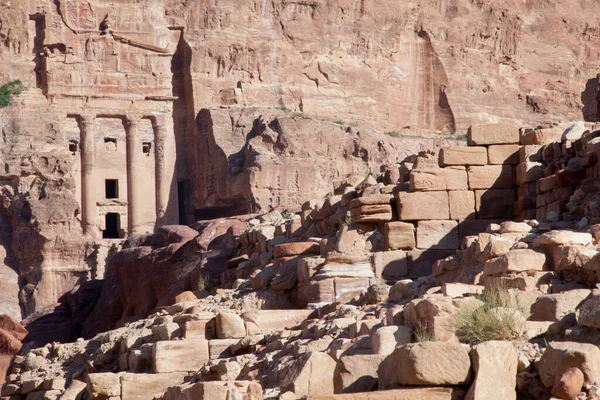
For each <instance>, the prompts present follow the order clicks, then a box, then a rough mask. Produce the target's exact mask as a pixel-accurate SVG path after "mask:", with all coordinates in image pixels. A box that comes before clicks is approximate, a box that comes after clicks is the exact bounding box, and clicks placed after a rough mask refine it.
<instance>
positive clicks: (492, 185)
mask: <svg viewBox="0 0 600 400" xmlns="http://www.w3.org/2000/svg"><path fill="white" fill-rule="evenodd" d="M467 175H468V177H469V189H508V188H512V187H513V174H512V167H511V166H510V165H485V166H472V167H468V168H467Z"/></svg>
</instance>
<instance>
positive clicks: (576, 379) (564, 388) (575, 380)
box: [552, 368, 584, 400]
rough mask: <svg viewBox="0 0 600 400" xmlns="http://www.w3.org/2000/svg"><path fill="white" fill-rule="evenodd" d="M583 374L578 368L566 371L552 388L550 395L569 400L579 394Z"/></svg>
mask: <svg viewBox="0 0 600 400" xmlns="http://www.w3.org/2000/svg"><path fill="white" fill-rule="evenodd" d="M583 380H584V376H583V372H581V370H580V369H579V368H569V369H567V370H566V371H565V372H564V373H563V374H562V376H561V377H560V379H559V380H558V381H556V383H555V384H554V387H553V388H552V394H553V395H554V396H556V397H559V398H561V399H563V400H570V399H572V398H574V397H577V396H578V395H579V393H581V388H582V387H583Z"/></svg>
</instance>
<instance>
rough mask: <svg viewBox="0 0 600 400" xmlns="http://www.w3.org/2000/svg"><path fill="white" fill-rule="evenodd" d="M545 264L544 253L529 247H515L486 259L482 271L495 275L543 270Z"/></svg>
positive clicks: (485, 273)
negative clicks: (498, 255)
mask: <svg viewBox="0 0 600 400" xmlns="http://www.w3.org/2000/svg"><path fill="white" fill-rule="evenodd" d="M545 264H546V256H545V255H544V253H541V252H538V251H535V250H531V249H515V250H510V251H509V252H508V253H506V254H503V255H501V256H500V257H496V258H493V259H491V260H487V261H486V262H485V264H484V266H483V273H484V275H496V274H503V273H506V272H524V271H543V270H544V266H545Z"/></svg>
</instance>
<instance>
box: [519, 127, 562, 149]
mask: <svg viewBox="0 0 600 400" xmlns="http://www.w3.org/2000/svg"><path fill="white" fill-rule="evenodd" d="M562 133H563V130H562V129H559V128H544V129H535V130H530V129H529V130H524V131H523V133H522V134H521V138H520V143H521V144H523V145H532V144H537V145H541V144H547V143H553V142H560V141H561V140H562Z"/></svg>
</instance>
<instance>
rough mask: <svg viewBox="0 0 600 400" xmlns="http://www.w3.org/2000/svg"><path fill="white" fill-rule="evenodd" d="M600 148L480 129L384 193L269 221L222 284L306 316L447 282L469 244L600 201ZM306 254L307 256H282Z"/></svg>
mask: <svg viewBox="0 0 600 400" xmlns="http://www.w3.org/2000/svg"><path fill="white" fill-rule="evenodd" d="M595 136H597V135H595V134H594V133H589V132H588V133H585V134H583V136H581V134H580V135H579V136H578V137H572V138H570V139H567V140H562V138H561V130H559V129H554V128H549V129H534V130H519V129H518V128H517V127H516V126H514V125H511V124H491V125H490V124H488V125H473V126H472V127H471V128H470V129H469V132H468V143H467V146H454V147H449V148H445V149H442V151H441V152H440V154H439V158H437V157H434V156H432V154H421V155H419V156H417V157H416V158H415V159H414V160H413V161H411V163H409V164H403V167H405V168H404V169H405V170H403V171H404V173H402V174H399V175H398V174H397V175H398V179H399V180H398V181H397V182H394V184H391V183H392V182H391V181H390V180H389V179H387V178H386V176H387V175H384V179H383V180H382V181H381V182H378V181H377V180H376V179H374V178H373V177H369V178H367V179H365V181H363V182H362V183H361V184H360V185H358V186H357V187H356V188H346V189H345V191H344V193H343V194H336V195H333V196H329V197H327V198H325V199H320V200H311V201H307V202H306V203H304V204H303V205H302V211H301V212H300V213H299V214H297V215H292V216H291V217H289V218H288V220H286V221H278V222H276V223H273V221H271V220H272V217H268V215H267V216H262V217H261V218H262V219H263V220H261V221H259V222H260V223H259V224H258V225H257V226H256V227H253V228H251V229H250V230H249V231H248V232H247V233H245V234H244V235H242V236H241V237H240V238H239V241H240V249H239V251H238V257H236V258H234V259H231V260H230V261H229V263H228V266H229V269H228V272H227V273H226V274H225V276H224V278H225V280H230V281H234V280H235V279H250V280H251V282H252V286H253V288H254V289H261V288H266V287H271V288H273V289H275V290H297V292H296V299H297V301H298V303H299V305H301V306H307V305H310V304H311V303H312V304H315V303H316V304H318V303H329V302H336V301H341V302H347V301H350V300H352V299H355V298H356V297H358V296H360V295H362V294H364V293H365V291H366V290H367V288H368V287H369V286H370V285H372V284H373V283H375V282H377V281H379V280H382V281H385V282H387V283H393V282H397V281H400V280H403V279H406V278H410V279H417V278H420V277H423V276H427V275H430V274H432V273H433V274H434V275H436V274H438V275H439V274H440V273H445V271H446V272H447V271H451V270H453V269H455V268H456V265H454V264H453V263H454V261H453V260H452V258H450V259H448V257H449V256H452V255H454V254H456V252H457V251H458V250H459V249H461V248H463V249H464V248H465V246H466V247H468V243H467V242H466V241H465V238H467V237H481V235H482V234H483V235H485V232H486V231H489V229H490V228H489V227H490V226H491V225H492V224H496V225H495V226H499V225H497V224H499V223H502V222H503V221H508V220H513V219H517V220H521V221H523V220H530V219H538V220H544V219H545V218H546V217H547V215H548V214H549V213H550V212H552V211H555V212H556V213H558V214H562V213H564V212H565V211H566V210H567V209H569V207H570V208H571V209H573V208H574V207H575V206H573V205H572V204H571V203H569V202H570V201H571V202H573V199H574V198H576V197H577V196H573V194H574V193H575V189H576V187H579V186H581V187H582V190H583V192H584V193H583V194H585V193H586V190H587V191H588V192H590V193H592V192H594V191H597V190H600V169H599V167H598V166H597V160H598V155H597V154H596V147H597V145H596V143H597V142H598V143H600V141H598V140H595V139H596V138H595ZM556 140H562V141H560V142H556ZM598 147H600V145H598ZM585 178H587V180H585ZM584 180H585V181H584ZM582 183H583V184H582ZM580 197H581V196H580ZM580 203H581V204H584V202H583V200H582V201H581V202H580ZM586 204H589V202H588V203H586ZM580 207H584V205H580ZM575 208H576V207H575ZM588 208H589V207H588ZM589 212H590V210H587V209H586V213H589ZM598 214H599V215H598V217H600V209H599V210H598ZM302 246H304V247H306V248H310V249H311V250H310V252H308V253H304V252H297V254H296V253H294V254H291V253H290V254H288V253H285V254H283V253H282V249H285V248H288V247H289V248H296V247H298V248H300V247H302ZM298 251H299V250H298ZM482 251H483V250H482ZM440 260H448V261H440ZM490 268H491V267H490ZM492 275H494V274H492Z"/></svg>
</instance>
